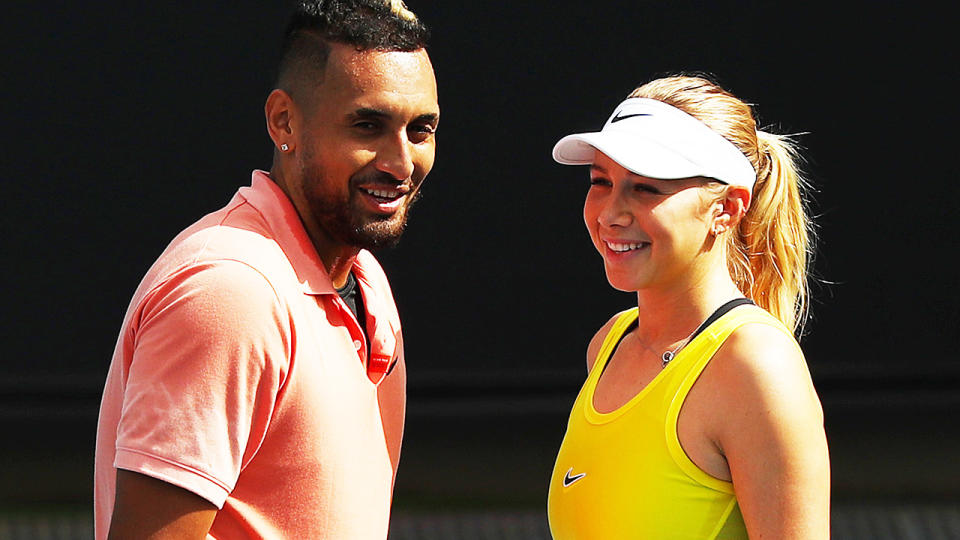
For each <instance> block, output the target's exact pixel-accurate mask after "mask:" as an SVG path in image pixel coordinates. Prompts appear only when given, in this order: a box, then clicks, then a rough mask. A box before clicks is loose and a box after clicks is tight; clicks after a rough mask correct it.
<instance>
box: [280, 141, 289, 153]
mask: <svg viewBox="0 0 960 540" xmlns="http://www.w3.org/2000/svg"><path fill="white" fill-rule="evenodd" d="M280 150H281V151H283V152H286V151H287V150H290V147H289V146H288V145H287V143H283V144H281V145H280Z"/></svg>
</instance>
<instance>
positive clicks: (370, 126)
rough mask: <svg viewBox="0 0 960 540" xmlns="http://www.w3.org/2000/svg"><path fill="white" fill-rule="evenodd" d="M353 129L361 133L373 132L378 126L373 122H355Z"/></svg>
mask: <svg viewBox="0 0 960 540" xmlns="http://www.w3.org/2000/svg"><path fill="white" fill-rule="evenodd" d="M353 127H355V128H357V129H360V130H363V131H374V130H376V129H377V127H378V126H377V124H376V123H375V122H356V123H354V124H353Z"/></svg>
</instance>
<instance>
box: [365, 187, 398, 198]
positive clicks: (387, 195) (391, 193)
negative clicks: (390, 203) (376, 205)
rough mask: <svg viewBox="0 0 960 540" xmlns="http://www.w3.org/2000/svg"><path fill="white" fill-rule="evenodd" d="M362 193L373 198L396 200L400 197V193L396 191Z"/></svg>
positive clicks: (370, 190)
mask: <svg viewBox="0 0 960 540" xmlns="http://www.w3.org/2000/svg"><path fill="white" fill-rule="evenodd" d="M364 191H366V192H367V193H369V194H370V195H373V196H374V197H382V198H384V199H396V198H397V197H399V196H400V192H399V191H397V190H386V189H366V188H364Z"/></svg>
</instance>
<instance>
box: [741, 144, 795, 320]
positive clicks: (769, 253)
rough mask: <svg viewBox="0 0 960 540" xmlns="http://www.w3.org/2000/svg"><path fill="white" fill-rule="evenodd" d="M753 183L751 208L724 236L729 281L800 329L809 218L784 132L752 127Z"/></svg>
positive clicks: (791, 148) (776, 315)
mask: <svg viewBox="0 0 960 540" xmlns="http://www.w3.org/2000/svg"><path fill="white" fill-rule="evenodd" d="M756 133H757V147H758V148H757V150H758V151H757V160H756V162H755V167H756V171H757V182H756V184H755V185H754V187H753V197H752V202H751V203H750V209H749V210H748V211H747V213H746V215H744V216H743V219H741V221H740V224H739V225H738V227H737V230H736V232H735V233H734V234H731V235H729V237H728V239H727V265H728V268H729V270H730V275H731V277H733V280H734V283H736V284H737V286H738V287H739V288H740V290H741V291H743V292H744V294H746V295H747V296H749V297H750V298H751V299H752V300H753V301H754V302H756V303H757V305H759V306H760V307H762V308H764V309H766V310H767V311H769V312H770V313H771V314H772V315H773V316H774V317H776V318H778V319H780V321H781V322H783V324H784V325H786V326H787V328H790V329H791V330H793V331H794V332H796V333H798V334H799V333H802V331H803V326H804V324H805V322H806V319H807V314H808V308H809V304H808V301H809V286H808V284H807V271H808V268H809V261H810V253H811V234H810V221H809V219H808V217H807V212H806V209H805V204H804V198H803V193H802V190H803V189H804V187H805V182H804V180H803V179H802V177H801V176H800V172H799V170H798V167H797V160H798V154H797V150H796V146H795V145H794V144H793V142H792V141H791V140H790V139H789V137H787V136H783V135H774V134H771V133H766V132H764V131H760V130H757V132H756Z"/></svg>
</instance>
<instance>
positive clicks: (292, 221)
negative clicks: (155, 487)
mask: <svg viewBox="0 0 960 540" xmlns="http://www.w3.org/2000/svg"><path fill="white" fill-rule="evenodd" d="M353 270H354V275H355V276H356V278H357V283H358V285H359V287H360V288H361V291H362V294H363V298H364V302H365V307H366V314H367V315H366V321H365V323H366V328H367V331H368V334H369V336H370V343H367V340H366V338H365V337H364V334H363V332H362V331H361V328H360V326H359V324H358V323H357V320H356V318H355V316H354V315H353V314H352V313H351V312H350V310H349V309H348V308H347V307H346V305H345V304H344V302H343V301H342V300H341V299H340V297H339V296H338V295H337V294H336V291H335V290H334V288H333V285H332V283H331V282H330V278H329V277H328V276H327V274H326V272H325V270H324V267H323V265H322V264H321V262H320V260H319V258H318V256H317V253H316V251H315V250H314V248H313V245H312V244H311V242H310V239H309V238H308V236H307V233H306V231H305V230H304V228H303V225H302V224H301V222H300V219H299V216H298V215H297V212H296V210H295V209H294V207H293V205H292V204H291V203H290V201H289V200H288V199H287V198H286V196H285V195H284V193H283V192H282V191H281V190H280V189H279V188H278V187H277V186H276V185H275V184H274V183H273V182H272V181H271V180H270V178H269V176H268V175H267V174H266V173H264V172H263V171H254V173H253V182H252V185H251V186H250V187H245V188H241V189H240V190H239V191H238V192H237V194H236V195H235V196H234V197H233V199H232V200H231V201H230V203H229V204H228V205H227V206H226V207H225V208H223V209H221V210H219V211H217V212H214V213H212V214H209V215H207V216H205V217H204V218H202V219H201V220H200V221H198V222H197V223H195V224H194V225H192V226H191V227H189V228H188V229H186V230H185V231H183V232H182V233H181V234H180V235H178V236H177V237H176V238H175V239H174V240H173V242H171V244H170V246H169V247H167V249H166V250H165V251H164V252H163V254H162V255H161V256H160V258H159V259H158V260H157V262H156V263H154V265H153V266H152V267H151V268H150V270H149V272H148V273H147V275H146V277H144V279H143V282H142V283H141V284H140V286H139V288H138V289H137V291H136V293H135V294H134V297H133V300H132V301H131V303H130V307H129V308H128V310H127V314H126V317H125V318H124V321H123V327H122V329H121V331H120V336H119V339H118V341H117V345H116V349H115V351H114V354H113V361H112V363H111V365H110V371H109V374H108V376H107V381H106V387H105V389H104V394H103V402H102V404H101V409H100V420H99V426H98V430H97V454H96V466H95V467H96V469H95V528H96V534H95V536H96V538H98V539H101V538H106V535H107V532H108V530H109V525H110V518H111V514H112V511H113V503H114V489H115V484H116V469H115V468H121V469H126V470H130V471H135V472H138V473H142V474H145V475H148V476H152V477H155V478H158V479H161V480H163V481H166V482H169V483H171V484H174V485H177V486H180V487H182V488H184V489H187V490H189V491H191V492H193V493H196V494H197V495H199V496H201V497H203V498H205V499H207V500H209V501H210V502H212V503H213V504H215V505H216V506H217V507H219V508H220V511H219V512H218V513H217V517H216V519H215V521H214V523H213V527H212V528H211V530H210V534H209V535H208V538H278V539H279V538H334V539H339V538H343V539H366V538H371V539H373V538H376V539H383V538H386V536H387V526H388V522H389V517H390V501H391V496H392V492H393V480H394V478H395V475H396V466H397V461H398V458H399V454H400V441H401V437H402V434H403V417H404V407H405V383H406V371H405V366H404V361H403V350H402V339H401V334H400V320H399V317H398V315H397V310H396V307H395V305H394V303H393V296H392V293H391V291H390V287H389V285H388V283H387V279H386V276H385V275H384V273H383V270H382V269H381V268H380V266H379V265H378V264H377V262H376V260H375V259H374V257H373V256H372V255H371V254H370V253H368V252H366V251H362V252H360V254H359V255H358V256H357V259H356V264H355V265H354V268H353ZM368 348H369V349H370V355H369V357H370V358H371V359H372V360H371V361H372V362H374V363H376V364H377V365H375V366H372V368H371V369H370V370H368V369H367V366H366V359H367V358H368V354H367V349H368ZM393 364H395V365H394V366H393V369H392V370H391V371H390V374H389V375H387V376H386V377H384V376H383V375H382V373H381V371H382V368H383V367H385V366H389V365H393Z"/></svg>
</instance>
